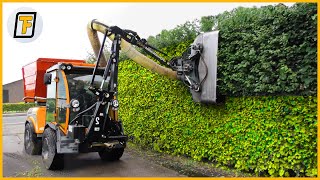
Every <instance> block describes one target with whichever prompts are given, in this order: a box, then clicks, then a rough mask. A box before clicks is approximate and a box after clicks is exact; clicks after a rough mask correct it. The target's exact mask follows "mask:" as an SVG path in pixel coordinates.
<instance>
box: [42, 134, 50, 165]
mask: <svg viewBox="0 0 320 180" xmlns="http://www.w3.org/2000/svg"><path fill="white" fill-rule="evenodd" d="M48 147H49V142H48V139H47V138H45V139H44V143H43V147H42V158H43V160H45V161H46V160H48V159H49V150H48Z"/></svg>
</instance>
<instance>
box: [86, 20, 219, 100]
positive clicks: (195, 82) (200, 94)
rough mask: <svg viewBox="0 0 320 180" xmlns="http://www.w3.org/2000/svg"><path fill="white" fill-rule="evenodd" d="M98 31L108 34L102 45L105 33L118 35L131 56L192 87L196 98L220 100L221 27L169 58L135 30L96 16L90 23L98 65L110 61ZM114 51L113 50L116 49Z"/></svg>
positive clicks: (89, 31) (153, 69) (104, 64)
mask: <svg viewBox="0 0 320 180" xmlns="http://www.w3.org/2000/svg"><path fill="white" fill-rule="evenodd" d="M97 31H99V32H101V33H103V34H105V36H104V40H103V45H104V42H105V38H106V37H109V38H110V39H111V40H113V39H114V37H115V36H116V37H118V38H119V43H120V42H121V43H120V44H121V45H120V46H121V49H122V51H123V52H125V53H126V55H127V56H128V57H129V58H131V59H133V60H134V61H135V62H137V63H138V64H140V65H142V66H143V67H145V68H147V69H150V70H151V71H153V72H156V73H158V74H161V75H164V76H167V77H169V78H171V79H179V80H181V81H182V82H183V83H184V84H185V85H186V86H187V87H188V88H189V89H190V92H191V94H192V98H193V100H194V101H195V102H201V103H210V104H212V103H217V88H216V87H217V51H218V31H214V32H209V33H203V34H200V35H199V36H198V37H197V38H196V39H195V40H194V42H193V43H192V44H191V46H190V47H189V48H188V49H187V50H186V51H185V52H184V53H183V55H182V56H181V57H174V58H172V59H171V60H170V61H168V62H167V61H166V60H165V59H163V58H162V57H161V56H159V55H158V54H157V53H156V52H158V53H160V54H163V55H166V54H165V53H164V52H162V51H161V50H159V49H157V48H155V47H153V46H151V45H150V44H148V42H147V41H146V40H145V39H143V38H140V36H139V35H138V34H137V33H136V32H134V31H132V30H127V29H121V28H119V27H117V26H110V27H108V26H107V25H105V24H103V23H101V22H99V21H97V20H93V21H91V22H90V23H89V24H88V35H89V39H90V42H91V45H92V47H93V50H94V52H95V54H96V57H97V66H98V65H100V66H106V63H107V62H109V61H110V60H109V61H106V60H105V57H104V55H103V53H102V51H103V48H102V47H103V45H102V46H101V45H100V41H99V39H98V36H97V34H96V32H97ZM132 45H134V46H137V47H139V48H142V49H143V50H144V51H145V52H146V53H147V54H148V55H150V56H151V57H153V58H154V59H155V60H157V61H158V62H159V63H160V64H161V65H159V64H157V63H156V62H154V61H153V60H151V59H150V58H148V57H146V56H144V55H143V54H141V53H140V52H138V51H137V50H135V49H134V48H133V46H132ZM112 47H115V46H114V45H113V46H112ZM118 50H120V48H119V49H118ZM111 51H112V52H113V51H114V49H112V50H111ZM111 56H112V55H111ZM111 58H112V57H110V59H111ZM117 62H118V61H117ZM107 67H108V66H106V68H107ZM93 79H94V76H93Z"/></svg>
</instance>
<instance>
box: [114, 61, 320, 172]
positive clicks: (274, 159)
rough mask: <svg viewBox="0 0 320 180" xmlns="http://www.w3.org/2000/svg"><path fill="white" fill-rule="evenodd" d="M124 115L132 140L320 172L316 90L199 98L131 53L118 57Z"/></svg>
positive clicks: (200, 155) (235, 162) (257, 165)
mask: <svg viewBox="0 0 320 180" xmlns="http://www.w3.org/2000/svg"><path fill="white" fill-rule="evenodd" d="M119 101H120V103H121V104H120V112H119V114H120V118H121V119H122V120H123V123H124V127H125V131H126V133H127V134H128V135H131V136H134V137H135V139H134V141H135V142H136V143H139V144H141V145H143V146H146V147H149V148H152V149H154V150H156V151H159V152H165V153H170V154H174V155H185V156H190V157H192V158H193V159H196V160H203V159H207V160H210V161H213V162H216V163H218V164H220V165H226V166H230V167H235V168H237V169H240V170H244V171H250V172H255V173H257V174H258V175H260V176H289V175H291V176H316V174H317V98H316V97H307V96H306V97H303V96H267V97H229V98H227V101H226V103H225V104H224V105H219V106H218V105H215V106H207V105H201V104H197V103H194V102H193V101H192V97H191V96H190V94H189V92H188V90H187V88H186V87H185V86H184V85H183V84H182V83H181V82H179V81H174V80H170V79H167V78H165V77H162V76H160V75H157V74H153V73H151V72H150V71H148V70H146V69H144V68H142V67H141V66H139V65H137V64H135V63H134V62H132V61H123V62H121V63H120V65H119Z"/></svg>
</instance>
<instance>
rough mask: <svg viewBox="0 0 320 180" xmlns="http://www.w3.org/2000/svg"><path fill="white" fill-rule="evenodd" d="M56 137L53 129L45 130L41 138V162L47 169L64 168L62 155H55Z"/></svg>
mask: <svg viewBox="0 0 320 180" xmlns="http://www.w3.org/2000/svg"><path fill="white" fill-rule="evenodd" d="M56 143H57V136H56V133H55V131H54V130H53V129H51V128H46V129H45V130H44V133H43V136H42V161H43V164H44V165H45V167H46V168H47V169H50V170H58V169H63V168H64V160H63V154H58V153H57V147H56Z"/></svg>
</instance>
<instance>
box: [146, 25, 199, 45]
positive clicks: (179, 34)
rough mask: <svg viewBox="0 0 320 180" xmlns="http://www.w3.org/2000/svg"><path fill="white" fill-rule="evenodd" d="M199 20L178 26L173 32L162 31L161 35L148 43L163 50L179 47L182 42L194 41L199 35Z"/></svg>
mask: <svg viewBox="0 0 320 180" xmlns="http://www.w3.org/2000/svg"><path fill="white" fill-rule="evenodd" d="M197 22H198V21H197V20H194V21H192V22H190V21H188V22H186V23H184V24H181V25H178V26H177V27H176V28H174V29H171V30H162V31H161V33H160V34H158V35H156V36H155V37H154V36H150V37H149V38H148V39H147V41H148V43H150V44H151V45H153V46H155V47H157V48H158V49H162V48H165V47H168V46H177V45H179V44H180V43H182V42H185V41H188V40H191V39H194V38H195V37H196V36H197V35H198V34H199V27H198V25H197Z"/></svg>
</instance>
